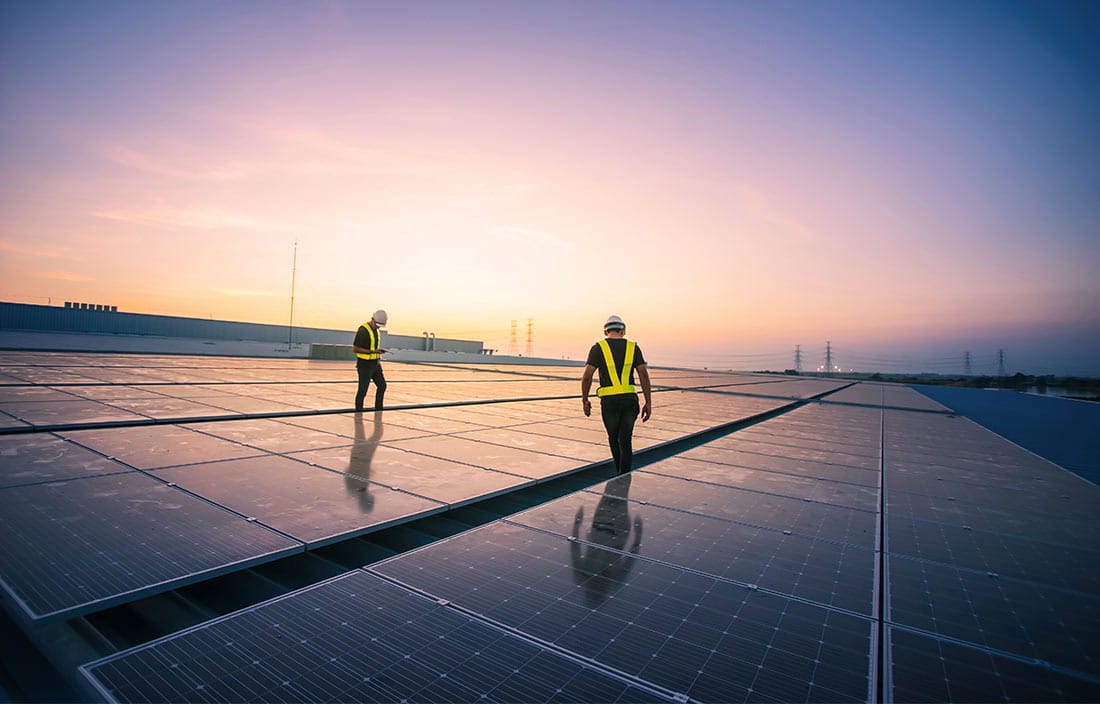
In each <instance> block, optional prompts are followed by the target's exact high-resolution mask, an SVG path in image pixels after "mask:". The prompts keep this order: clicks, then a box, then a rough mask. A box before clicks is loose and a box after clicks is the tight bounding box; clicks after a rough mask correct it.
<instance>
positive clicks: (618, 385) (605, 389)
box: [596, 340, 635, 396]
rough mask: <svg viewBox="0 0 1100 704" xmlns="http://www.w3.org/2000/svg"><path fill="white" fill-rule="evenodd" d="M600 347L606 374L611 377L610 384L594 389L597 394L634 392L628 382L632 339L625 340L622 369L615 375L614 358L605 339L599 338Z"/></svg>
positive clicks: (632, 345) (608, 394) (631, 357)
mask: <svg viewBox="0 0 1100 704" xmlns="http://www.w3.org/2000/svg"><path fill="white" fill-rule="evenodd" d="M599 345H600V349H601V350H603V358H604V361H605V362H607V375H608V376H609V377H611V386H601V387H600V388H598V389H596V395H597V396H614V395H616V394H632V393H635V391H634V386H633V385H632V384H630V383H629V382H630V370H631V368H632V367H633V366H634V347H635V345H634V341H633V340H627V341H626V357H625V358H624V359H623V371H622V374H620V375H619V376H618V377H616V376H615V359H614V357H612V356H611V345H609V344H607V340H600V342H599Z"/></svg>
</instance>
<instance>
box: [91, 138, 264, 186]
mask: <svg viewBox="0 0 1100 704" xmlns="http://www.w3.org/2000/svg"><path fill="white" fill-rule="evenodd" d="M100 152H101V153H102V154H103V155H104V156H105V157H106V158H107V160H108V161H110V162H112V163H114V164H118V165H120V166H125V167H127V168H130V169H134V170H136V171H141V172H143V173H147V174H154V175H157V176H167V177H170V178H182V179H187V180H192V181H241V180H244V179H246V178H249V177H250V176H252V175H253V174H254V172H255V169H254V168H253V167H251V166H250V165H248V164H247V163H244V162H229V163H225V164H218V165H215V166H211V167H206V168H188V167H186V166H181V165H177V164H173V163H172V162H173V159H172V158H171V157H168V156H165V155H153V154H148V153H145V152H141V151H138V150H136V149H132V148H130V147H127V146H123V145H120V144H108V145H105V146H103V147H101V148H100Z"/></svg>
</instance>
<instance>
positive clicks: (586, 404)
mask: <svg viewBox="0 0 1100 704" xmlns="http://www.w3.org/2000/svg"><path fill="white" fill-rule="evenodd" d="M581 408H583V409H584V414H585V415H586V416H590V415H592V402H591V401H589V400H588V399H586V398H582V399H581Z"/></svg>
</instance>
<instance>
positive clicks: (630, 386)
mask: <svg viewBox="0 0 1100 704" xmlns="http://www.w3.org/2000/svg"><path fill="white" fill-rule="evenodd" d="M603 333H604V335H605V338H606V339H603V340H600V341H599V342H597V343H596V344H594V345H592V349H591V350H589V352H588V363H587V364H585V365H584V374H583V375H582V376H581V406H582V407H583V408H584V414H585V415H586V416H587V415H591V414H592V402H591V401H589V400H588V392H589V390H590V389H591V388H592V375H593V374H595V373H596V371H597V370H599V372H600V388H598V389H596V396H598V397H599V399H600V415H601V416H602V417H603V424H604V427H605V428H607V441H608V443H609V444H610V445H611V456H612V457H613V458H614V460H615V470H616V471H617V472H618V473H619V474H625V473H626V472H629V471H630V470H631V467H632V465H633V462H634V448H633V446H632V441H633V437H634V421H636V420H637V419H638V394H637V392H636V390H635V388H634V373H635V372H637V373H638V381H639V382H640V383H641V386H642V393H643V394H644V395H645V405H644V406H642V408H641V414H642V422H643V423H644V422H646V421H647V420H649V414H650V409H651V408H652V403H653V399H652V396H651V393H650V387H649V371H648V370H647V369H646V362H645V356H643V355H642V349H641V348H640V347H638V345H637V344H636V343H635V342H634V341H633V340H627V339H626V323H624V322H623V319H622V318H620V317H619V316H617V315H612V316H611V317H609V318H608V319H607V322H606V323H604V325H603Z"/></svg>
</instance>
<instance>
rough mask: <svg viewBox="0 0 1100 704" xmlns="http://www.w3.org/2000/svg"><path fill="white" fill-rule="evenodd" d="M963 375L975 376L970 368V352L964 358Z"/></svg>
mask: <svg viewBox="0 0 1100 704" xmlns="http://www.w3.org/2000/svg"><path fill="white" fill-rule="evenodd" d="M963 374H964V375H965V376H973V372H972V371H971V368H970V353H969V352H967V353H966V355H965V356H964V357H963Z"/></svg>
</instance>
